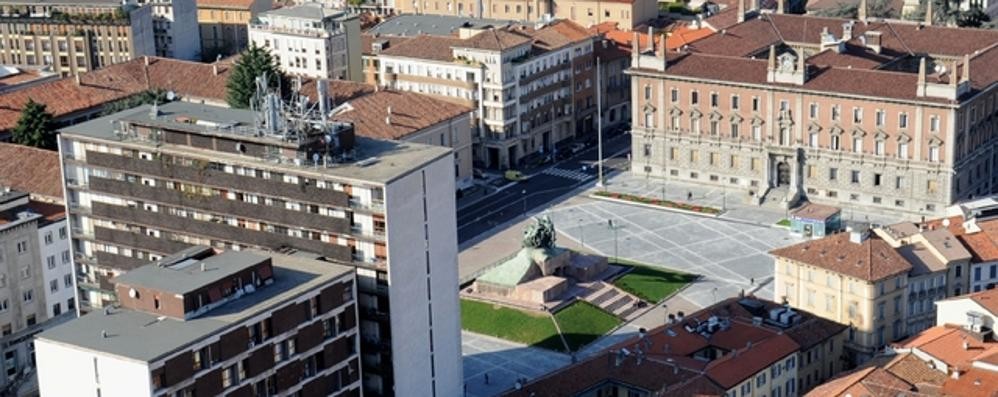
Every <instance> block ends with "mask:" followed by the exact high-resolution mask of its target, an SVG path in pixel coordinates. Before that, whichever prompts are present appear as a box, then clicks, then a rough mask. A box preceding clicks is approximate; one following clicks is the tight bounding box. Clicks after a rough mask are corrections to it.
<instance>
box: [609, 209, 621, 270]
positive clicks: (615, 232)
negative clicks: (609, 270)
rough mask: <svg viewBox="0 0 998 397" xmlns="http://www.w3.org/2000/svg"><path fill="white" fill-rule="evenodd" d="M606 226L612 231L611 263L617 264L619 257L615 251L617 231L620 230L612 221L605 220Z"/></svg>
mask: <svg viewBox="0 0 998 397" xmlns="http://www.w3.org/2000/svg"><path fill="white" fill-rule="evenodd" d="M606 224H607V226H608V227H609V228H610V230H612V231H613V262H614V263H617V262H619V261H620V256H618V251H617V229H618V228H620V226H617V225H614V224H613V219H607V220H606Z"/></svg>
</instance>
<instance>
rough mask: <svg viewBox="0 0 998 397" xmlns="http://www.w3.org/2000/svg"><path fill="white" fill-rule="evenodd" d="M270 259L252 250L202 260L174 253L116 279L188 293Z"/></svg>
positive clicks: (156, 288)
mask: <svg viewBox="0 0 998 397" xmlns="http://www.w3.org/2000/svg"><path fill="white" fill-rule="evenodd" d="M204 248H205V247H199V246H194V247H191V248H188V249H187V250H185V252H188V251H189V252H191V253H195V252H198V251H201V250H203V249H204ZM267 258H269V256H268V255H265V254H259V253H255V252H250V251H227V252H225V253H223V254H220V255H212V256H209V257H207V258H204V259H200V260H198V259H194V258H189V257H188V256H177V257H174V256H170V257H167V258H165V259H163V260H160V261H156V262H154V263H152V264H151V265H149V266H142V267H139V268H138V269H135V270H132V271H129V272H128V273H125V274H123V275H121V276H118V277H117V278H115V279H114V281H115V282H116V283H122V284H125V285H128V286H142V287H146V288H150V289H154V290H157V291H163V292H170V293H174V294H186V293H188V292H191V291H195V290H197V289H200V288H202V287H204V286H206V285H210V284H212V283H214V282H216V281H219V280H222V279H225V278H228V277H231V276H232V275H234V274H238V273H239V272H241V271H243V270H246V269H249V268H252V267H254V266H256V265H259V264H260V263H262V262H264V261H266V260H267ZM202 266H203V269H202Z"/></svg>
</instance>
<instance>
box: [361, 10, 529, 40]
mask: <svg viewBox="0 0 998 397" xmlns="http://www.w3.org/2000/svg"><path fill="white" fill-rule="evenodd" d="M514 22H515V21H511V20H505V21H504V20H500V19H480V18H473V17H470V16H469V17H456V16H449V15H425V14H424V15H415V14H406V15H399V16H397V17H394V18H390V19H388V20H386V21H384V22H381V23H379V24H377V25H375V26H374V27H372V28H371V29H368V30H367V31H366V32H364V33H366V34H369V35H375V36H377V35H382V36H419V35H423V34H426V35H431V36H450V35H451V34H453V33H454V32H456V31H457V30H458V29H460V28H469V29H483V28H487V27H490V26H492V27H502V26H506V25H509V24H511V23H514Z"/></svg>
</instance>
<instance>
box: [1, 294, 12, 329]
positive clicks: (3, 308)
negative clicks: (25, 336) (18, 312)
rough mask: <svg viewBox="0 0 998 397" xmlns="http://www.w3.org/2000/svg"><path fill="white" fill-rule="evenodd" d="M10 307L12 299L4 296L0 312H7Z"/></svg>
mask: <svg viewBox="0 0 998 397" xmlns="http://www.w3.org/2000/svg"><path fill="white" fill-rule="evenodd" d="M9 308H10V301H9V300H7V299H6V298H4V300H2V301H0V312H5V311H7V309H9ZM4 335H6V334H4Z"/></svg>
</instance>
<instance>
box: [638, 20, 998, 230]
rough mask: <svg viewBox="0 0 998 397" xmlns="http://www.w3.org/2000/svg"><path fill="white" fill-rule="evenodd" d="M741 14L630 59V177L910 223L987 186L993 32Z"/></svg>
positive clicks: (991, 157)
mask: <svg viewBox="0 0 998 397" xmlns="http://www.w3.org/2000/svg"><path fill="white" fill-rule="evenodd" d="M731 12H734V10H733V11H725V12H722V13H721V14H723V15H721V14H719V15H718V16H717V18H721V17H728V16H731V15H730V14H731ZM754 15H756V14H749V18H748V19H747V20H745V21H744V22H740V23H738V22H735V21H736V18H732V20H731V22H732V23H731V24H730V25H722V26H726V28H725V29H724V32H725V34H715V35H712V36H709V37H706V38H703V39H700V40H697V41H695V42H692V43H690V44H689V45H688V48H687V49H686V50H681V51H678V52H674V53H669V54H666V53H665V52H666V51H662V50H661V48H658V51H652V52H646V51H640V52H635V53H634V54H633V59H632V61H631V64H632V68H631V69H630V70H629V72H628V73H629V74H630V75H631V77H632V78H631V84H632V89H631V92H632V95H633V98H632V101H631V102H632V104H633V106H632V109H633V113H632V119H633V120H634V123H633V124H634V125H633V126H632V128H633V131H634V132H633V137H634V139H633V141H632V145H633V146H632V153H634V154H635V156H634V161H633V162H632V172H635V173H641V174H647V175H649V176H650V177H657V178H662V179H667V180H677V181H685V182H692V183H698V184H707V185H714V186H722V185H723V186H726V187H727V188H728V189H729V192H730V191H731V190H738V191H741V192H742V193H741V194H742V197H744V199H745V200H746V201H749V202H754V203H765V202H773V203H780V204H782V205H783V206H790V205H791V204H793V203H795V202H796V201H798V200H800V199H805V198H806V199H807V200H810V201H814V202H819V203H825V204H833V205H840V206H841V205H848V206H850V207H856V206H859V207H866V208H870V209H876V210H878V211H896V212H901V213H908V214H913V215H916V214H941V212H942V211H943V209H944V208H945V207H947V206H949V205H950V204H952V203H954V202H956V201H959V200H964V199H968V198H973V197H976V196H984V195H988V194H992V193H994V192H996V191H998V174H995V173H994V172H991V171H989V170H991V169H992V164H994V163H995V162H996V161H998V157H996V152H995V150H994V148H995V145H994V139H995V138H994V134H992V133H990V132H989V131H993V130H994V129H995V128H996V126H998V118H996V117H994V115H995V114H996V111H998V107H996V106H995V105H994V104H995V102H996V97H998V84H995V83H996V82H998V75H996V74H995V73H993V71H994V66H993V65H995V64H996V63H998V46H995V44H996V43H998V31H988V30H977V29H955V28H943V27H935V26H923V25H920V24H917V23H908V22H897V21H873V20H870V21H865V22H864V21H855V20H845V19H836V18H821V17H814V16H804V15H783V14H775V13H763V14H761V15H758V16H757V17H753V16H754ZM738 19H741V18H738ZM707 22H708V23H712V24H717V23H719V22H718V21H715V20H714V18H710V19H708V20H707ZM712 26H713V25H712Z"/></svg>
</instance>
